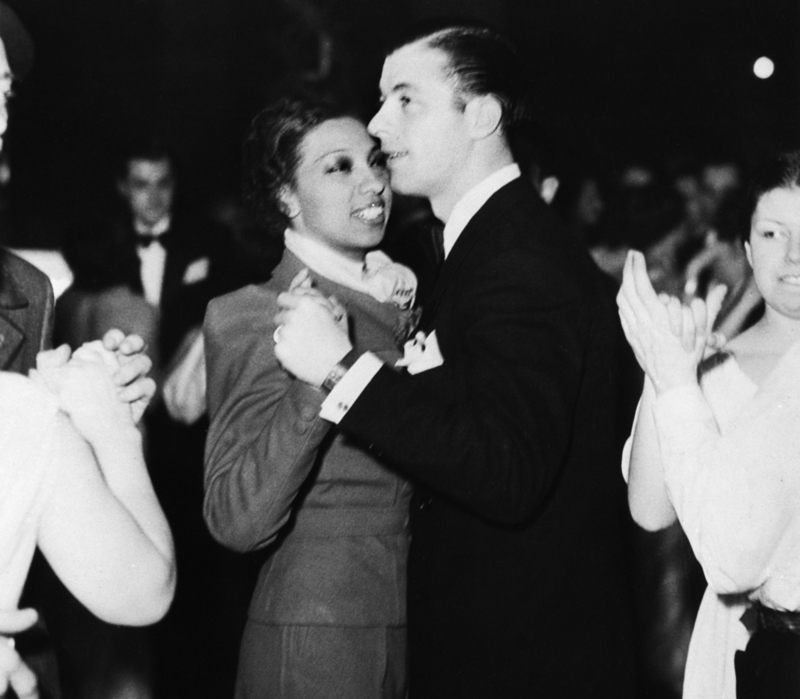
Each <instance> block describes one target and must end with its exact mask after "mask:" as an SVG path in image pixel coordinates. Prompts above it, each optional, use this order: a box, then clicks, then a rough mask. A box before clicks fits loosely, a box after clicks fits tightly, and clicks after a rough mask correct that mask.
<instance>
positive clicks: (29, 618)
mask: <svg viewBox="0 0 800 699" xmlns="http://www.w3.org/2000/svg"><path fill="white" fill-rule="evenodd" d="M38 619H39V615H38V614H37V613H36V610H35V609H30V608H28V609H0V633H5V634H11V633H19V632H20V631H25V630H26V629H29V628H30V627H31V626H33V625H34V624H35V623H36V621H37V620H38Z"/></svg>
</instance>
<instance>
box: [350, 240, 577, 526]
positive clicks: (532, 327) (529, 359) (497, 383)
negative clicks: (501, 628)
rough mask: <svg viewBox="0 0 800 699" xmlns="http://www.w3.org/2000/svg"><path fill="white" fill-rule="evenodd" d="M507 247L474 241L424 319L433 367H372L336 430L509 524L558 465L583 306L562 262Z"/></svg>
mask: <svg viewBox="0 0 800 699" xmlns="http://www.w3.org/2000/svg"><path fill="white" fill-rule="evenodd" d="M512 242H513V241H512ZM505 243H506V241H504V240H502V238H501V239H500V240H494V241H492V246H491V247H490V246H488V245H487V246H484V247H483V248H481V247H480V246H476V247H475V249H473V251H472V252H471V254H470V256H469V258H468V259H467V260H465V261H464V264H463V265H462V268H461V270H460V271H459V274H458V277H457V278H456V279H454V280H453V282H452V284H451V286H450V287H449V288H448V290H447V292H446V297H443V300H442V303H441V307H440V309H439V310H438V311H437V314H436V317H435V318H434V321H433V323H432V329H435V330H436V333H437V338H438V339H439V344H440V348H441V350H442V355H443V357H444V364H443V366H441V367H439V368H437V369H433V370H430V371H428V372H424V373H421V374H418V375H416V376H411V377H410V376H407V375H398V374H397V373H395V372H393V371H390V370H388V369H387V368H383V369H381V370H380V371H379V372H378V374H377V375H376V376H375V378H374V379H373V380H372V381H371V382H370V384H369V385H368V386H367V388H366V389H365V390H364V392H363V393H362V394H361V396H360V397H359V398H358V400H356V401H355V402H354V404H353V406H352V407H351V409H350V410H349V412H348V413H347V414H346V416H345V417H344V419H343V420H342V422H341V423H340V426H341V427H342V428H343V429H345V430H348V431H351V432H354V433H355V434H357V435H358V436H359V437H360V438H362V439H364V440H365V441H366V442H367V443H368V444H372V445H373V446H374V448H376V449H377V450H378V451H379V452H380V453H381V454H382V455H383V456H384V457H385V458H387V459H388V460H389V461H390V462H391V463H393V464H395V465H396V466H397V467H398V468H399V469H400V470H401V471H402V472H403V473H404V474H405V475H407V476H409V477H411V478H413V479H414V480H416V481H417V482H419V483H421V484H423V485H425V486H427V487H428V488H430V489H431V490H433V491H434V492H435V493H438V494H439V495H443V496H445V497H446V498H448V499H450V500H452V501H454V502H456V503H457V504H460V505H462V506H464V507H466V508H467V509H469V510H471V511H473V512H475V513H476V514H478V515H480V516H481V517H484V518H486V519H488V520H491V521H495V522H498V523H504V524H514V523H520V522H523V521H525V520H526V519H527V518H528V517H529V516H530V515H531V514H532V513H533V512H534V511H535V510H536V508H537V507H538V506H539V505H540V504H541V503H542V502H543V501H544V500H545V499H546V498H547V497H548V494H549V493H550V491H551V486H552V485H553V483H554V482H555V481H556V480H557V479H558V478H559V475H560V471H561V468H562V466H563V464H564V463H565V461H566V455H567V453H568V451H569V449H570V441H571V433H572V429H573V415H574V412H575V409H576V404H577V401H578V394H579V390H580V386H581V382H582V372H583V370H584V364H585V361H584V360H585V349H584V346H585V334H586V331H585V327H584V326H585V317H586V314H587V305H586V304H585V303H584V299H583V298H582V297H581V293H580V290H579V288H578V286H577V285H576V284H574V283H572V282H571V281H570V279H571V277H574V271H573V270H572V269H571V267H570V264H568V261H566V262H565V260H564V259H563V258H562V257H560V256H559V255H554V254H548V252H547V251H546V250H544V251H543V250H536V249H535V247H534V246H532V245H530V244H525V243H524V242H523V244H517V245H512V244H511V243H509V244H508V245H506V244H505Z"/></svg>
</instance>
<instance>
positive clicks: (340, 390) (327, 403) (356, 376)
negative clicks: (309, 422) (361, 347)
mask: <svg viewBox="0 0 800 699" xmlns="http://www.w3.org/2000/svg"><path fill="white" fill-rule="evenodd" d="M382 366H383V362H382V361H381V360H380V359H378V358H377V357H376V356H375V355H374V354H372V353H371V352H365V353H364V354H362V355H361V356H360V357H359V358H358V359H357V360H356V363H355V364H353V366H351V367H350V369H348V371H347V373H346V374H345V375H344V376H343V377H342V380H341V381H339V383H338V384H336V386H335V387H334V389H333V390H332V391H331V392H330V394H329V395H328V397H327V398H326V399H325V400H324V401H323V402H322V409H321V410H320V411H319V415H320V417H321V418H323V419H325V420H329V421H330V422H332V423H334V424H336V425H338V424H339V422H340V421H341V419H342V418H343V417H344V416H345V415H346V414H347V411H348V410H350V407H351V406H352V405H353V403H354V402H355V401H356V399H357V398H358V397H359V396H360V395H361V392H362V391H363V390H364V389H365V388H366V387H367V384H368V383H369V382H370V381H372V378H373V377H374V376H375V374H377V373H378V370H379V369H380V368H381V367H382Z"/></svg>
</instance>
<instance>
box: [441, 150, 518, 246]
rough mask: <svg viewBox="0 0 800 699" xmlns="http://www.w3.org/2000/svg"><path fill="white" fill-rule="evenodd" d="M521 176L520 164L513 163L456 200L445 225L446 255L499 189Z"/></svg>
mask: <svg viewBox="0 0 800 699" xmlns="http://www.w3.org/2000/svg"><path fill="white" fill-rule="evenodd" d="M519 176H520V170H519V165H517V164H516V163H511V165H506V166H505V167H502V168H500V169H499V170H496V171H495V172H493V173H492V174H491V175H489V176H488V177H487V178H486V179H484V180H481V181H480V182H479V183H478V184H477V185H475V186H474V187H473V188H472V189H470V190H469V191H468V192H467V193H466V194H465V195H464V196H463V197H461V199H459V200H458V202H456V205H455V206H454V207H453V211H452V213H451V214H450V218H448V219H447V223H446V224H445V226H444V256H445V259H446V258H447V256H448V255H449V254H450V251H451V250H452V249H453V246H454V245H455V244H456V241H457V240H458V237H459V236H460V235H461V232H462V231H463V230H464V229H465V228H466V227H467V224H468V223H469V222H470V220H471V219H472V217H473V216H474V215H475V214H477V213H478V211H479V210H480V208H481V207H482V206H483V205H484V204H485V203H486V202H487V201H488V199H489V197H491V196H492V194H494V193H495V192H496V191H497V190H498V189H500V188H501V187H504V186H505V185H507V184H508V183H509V182H511V181H512V180H515V179H517V178H518V177H519Z"/></svg>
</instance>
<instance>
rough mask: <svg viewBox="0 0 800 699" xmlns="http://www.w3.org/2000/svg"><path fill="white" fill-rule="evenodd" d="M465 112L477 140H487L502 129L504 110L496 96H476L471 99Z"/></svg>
mask: <svg viewBox="0 0 800 699" xmlns="http://www.w3.org/2000/svg"><path fill="white" fill-rule="evenodd" d="M464 111H465V112H466V116H467V120H468V123H469V125H470V130H471V132H472V135H473V137H475V138H486V137H487V136H491V135H492V134H493V133H494V132H495V131H497V130H498V129H499V128H500V120H501V119H502V117H503V108H502V107H501V106H500V102H498V100H497V98H496V97H495V96H494V95H476V96H475V97H472V98H470V100H469V102H467V106H466V108H465V110H464Z"/></svg>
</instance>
